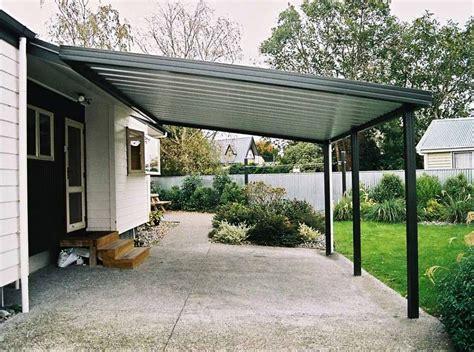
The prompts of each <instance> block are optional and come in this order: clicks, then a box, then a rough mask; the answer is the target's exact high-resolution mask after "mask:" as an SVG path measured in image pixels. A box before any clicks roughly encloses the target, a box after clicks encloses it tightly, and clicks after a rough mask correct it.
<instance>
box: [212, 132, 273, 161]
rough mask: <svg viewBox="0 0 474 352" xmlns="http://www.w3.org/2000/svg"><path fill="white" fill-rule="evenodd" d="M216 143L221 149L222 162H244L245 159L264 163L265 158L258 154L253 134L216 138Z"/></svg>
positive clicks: (220, 157) (219, 149) (220, 158)
mask: <svg viewBox="0 0 474 352" xmlns="http://www.w3.org/2000/svg"><path fill="white" fill-rule="evenodd" d="M214 143H215V145H216V147H217V149H218V151H219V160H220V162H221V163H222V164H225V165H228V164H243V163H244V162H245V159H247V161H248V163H254V164H257V165H262V164H263V163H264V160H263V158H262V157H261V156H260V155H259V154H258V151H257V145H256V144H255V140H254V139H253V137H251V136H250V137H236V138H226V139H216V140H215V141H214Z"/></svg>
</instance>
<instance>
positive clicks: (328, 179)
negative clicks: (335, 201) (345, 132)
mask: <svg viewBox="0 0 474 352" xmlns="http://www.w3.org/2000/svg"><path fill="white" fill-rule="evenodd" d="M323 155H324V219H325V227H326V230H325V231H326V255H331V254H332V252H333V241H332V232H333V231H332V229H333V226H332V156H331V142H329V141H327V142H325V143H324V144H323Z"/></svg>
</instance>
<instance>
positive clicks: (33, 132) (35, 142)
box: [26, 105, 54, 161]
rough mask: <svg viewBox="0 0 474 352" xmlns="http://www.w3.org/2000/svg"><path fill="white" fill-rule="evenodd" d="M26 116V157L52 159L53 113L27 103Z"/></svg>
mask: <svg viewBox="0 0 474 352" xmlns="http://www.w3.org/2000/svg"><path fill="white" fill-rule="evenodd" d="M26 118H27V121H26V129H27V132H26V133H27V137H26V139H27V153H28V158H30V159H39V160H51V161H53V160H54V115H53V113H51V112H49V111H46V110H42V109H39V108H36V107H34V106H31V105H28V109H27V116H26Z"/></svg>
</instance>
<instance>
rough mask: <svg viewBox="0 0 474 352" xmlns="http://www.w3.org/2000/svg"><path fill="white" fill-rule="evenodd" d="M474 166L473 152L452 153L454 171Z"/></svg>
mask: <svg viewBox="0 0 474 352" xmlns="http://www.w3.org/2000/svg"><path fill="white" fill-rule="evenodd" d="M473 165H474V152H461V153H454V168H455V169H470V168H472V167H473Z"/></svg>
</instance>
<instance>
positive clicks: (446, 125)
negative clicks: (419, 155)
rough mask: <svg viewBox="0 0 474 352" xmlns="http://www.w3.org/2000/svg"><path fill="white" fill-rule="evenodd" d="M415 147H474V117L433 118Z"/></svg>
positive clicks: (434, 148)
mask: <svg viewBox="0 0 474 352" xmlns="http://www.w3.org/2000/svg"><path fill="white" fill-rule="evenodd" d="M416 149H417V150H418V152H423V151H427V150H444V149H474V118H458V119H440V120H433V121H432V122H431V124H430V125H429V127H428V129H427V130H426V132H425V134H424V136H423V138H422V139H421V140H420V142H419V143H418V145H417V147H416Z"/></svg>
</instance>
